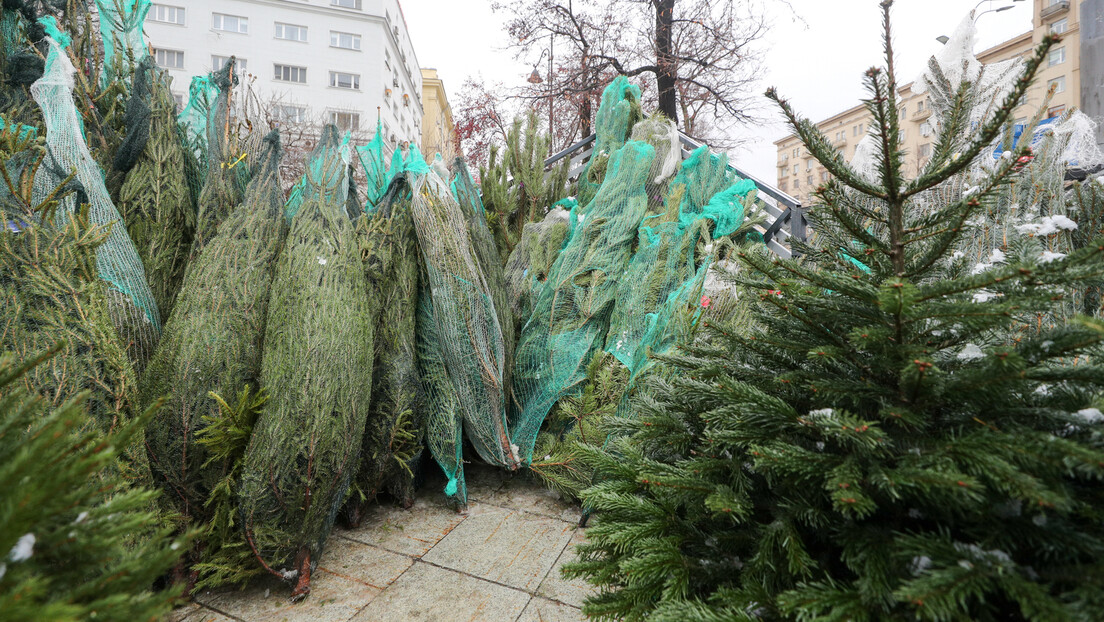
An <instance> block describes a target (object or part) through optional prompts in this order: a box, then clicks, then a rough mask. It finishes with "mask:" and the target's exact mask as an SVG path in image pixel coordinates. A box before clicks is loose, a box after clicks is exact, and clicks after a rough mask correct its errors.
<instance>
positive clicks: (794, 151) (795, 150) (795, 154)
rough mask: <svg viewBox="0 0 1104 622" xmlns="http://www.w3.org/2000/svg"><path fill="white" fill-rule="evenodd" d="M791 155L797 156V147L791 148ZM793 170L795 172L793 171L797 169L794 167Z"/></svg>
mask: <svg viewBox="0 0 1104 622" xmlns="http://www.w3.org/2000/svg"><path fill="white" fill-rule="evenodd" d="M793 157H795V158H796V157H797V147H794V150H793ZM794 172H795V173H796V172H797V169H796V168H795V169H794Z"/></svg>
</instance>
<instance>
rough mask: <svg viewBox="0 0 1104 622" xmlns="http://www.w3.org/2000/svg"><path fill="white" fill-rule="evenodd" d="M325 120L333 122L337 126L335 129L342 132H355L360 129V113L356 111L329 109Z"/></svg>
mask: <svg viewBox="0 0 1104 622" xmlns="http://www.w3.org/2000/svg"><path fill="white" fill-rule="evenodd" d="M326 121H327V122H328V123H333V124H334V125H336V126H337V129H339V130H341V131H343V132H355V131H357V130H359V129H360V113H356V112H340V111H337V110H331V111H330V113H329V114H328V115H327V118H326Z"/></svg>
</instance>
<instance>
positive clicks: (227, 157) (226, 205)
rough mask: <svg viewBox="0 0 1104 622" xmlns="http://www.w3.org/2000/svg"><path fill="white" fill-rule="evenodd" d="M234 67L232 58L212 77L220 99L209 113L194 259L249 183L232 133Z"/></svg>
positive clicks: (194, 242)
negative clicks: (203, 178) (205, 168)
mask: <svg viewBox="0 0 1104 622" xmlns="http://www.w3.org/2000/svg"><path fill="white" fill-rule="evenodd" d="M235 68H236V63H235V59H234V57H232V56H231V57H230V60H228V61H227V62H226V65H225V66H224V67H223V68H222V69H220V70H219V71H218V72H217V73H212V74H211V82H212V83H213V84H214V86H215V87H216V88H217V89H218V96H217V97H216V98H215V101H214V102H213V103H212V104H211V107H210V109H209V110H208V112H207V132H206V138H207V140H206V145H207V153H206V154H205V155H206V165H207V174H206V176H205V181H204V184H203V190H202V191H201V192H200V194H199V201H198V203H197V206H196V225H195V240H194V241H193V242H192V250H191V257H193V258H194V257H196V256H198V255H199V253H200V251H202V250H203V248H204V247H205V246H206V245H207V243H208V242H210V241H211V239H212V238H214V237H215V233H216V232H217V230H218V226H219V223H221V222H222V221H223V220H225V219H226V216H227V215H228V214H230V212H231V211H233V209H234V208H235V207H237V206H238V205H240V204H241V201H242V190H243V189H244V183H243V182H245V181H247V180H248V176H247V173H246V170H247V165H243V161H244V158H245V154H244V153H242V152H241V150H240V147H239V145H238V140H237V134H236V133H235V132H233V131H231V120H230V110H231V106H233V100H232V98H233V93H234V87H235V86H236V85H237V84H238V77H237V74H236V73H235V71H236V69H235ZM201 164H202V162H201Z"/></svg>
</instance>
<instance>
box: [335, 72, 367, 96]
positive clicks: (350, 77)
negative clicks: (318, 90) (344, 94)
mask: <svg viewBox="0 0 1104 622" xmlns="http://www.w3.org/2000/svg"><path fill="white" fill-rule="evenodd" d="M330 86H332V87H336V88H339V89H353V90H357V91H359V90H360V76H359V75H357V74H355V73H342V72H340V71H331V72H330Z"/></svg>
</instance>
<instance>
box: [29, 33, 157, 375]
mask: <svg viewBox="0 0 1104 622" xmlns="http://www.w3.org/2000/svg"><path fill="white" fill-rule="evenodd" d="M46 41H47V43H48V45H49V54H48V55H47V57H46V70H45V73H44V74H43V76H42V78H41V79H39V80H38V81H37V82H35V83H34V85H32V86H31V95H32V97H34V99H35V101H36V102H37V103H38V105H39V107H40V108H42V116H43V120H44V123H45V126H46V147H47V150H48V154H49V157H48V161H49V165H48V166H44V167H43V168H42V169H40V175H39V176H37V178H36V179H35V189H36V191H39V192H40V194H39V196H40V197H44V196H45V193H48V192H50V191H51V190H52V189H53V188H54V187H56V186H57V184H58V183H60V182H61V181H62V180H63V179H64V178H65V177H66V176H67V175H68V173H69V172H70V171H72V172H74V173H75V175H76V179H77V181H78V182H79V183H80V184H81V186H83V189H84V193H85V195H86V196H87V200H88V203H89V217H90V220H91V222H92V224H95V225H101V226H108V225H112V226H111V232H110V234H109V235H108V237H107V241H106V242H104V244H103V245H102V246H101V247H100V248H99V249H98V250H97V251H96V268H97V271H98V272H99V276H100V278H101V279H103V280H104V281H106V282H107V283H108V284H109V285H110V286H111V287H110V288H109V289H108V298H109V302H110V308H109V311H110V313H111V320H112V323H113V324H114V325H115V328H116V330H117V331H118V332H119V337H120V339H121V340H122V342H123V344H124V345H125V346H126V347H127V351H128V353H129V355H130V357H131V359H132V361H133V362H134V363H135V366H136V368H138V369H139V370H140V369H142V368H143V367H144V366H145V362H146V361H147V360H148V358H149V356H150V354H151V353H152V351H153V348H154V346H156V344H157V340H158V338H159V337H160V336H161V315H160V313H159V311H158V309H157V303H156V302H154V299H153V294H152V293H151V292H150V288H149V285H148V283H147V282H146V273H145V268H144V267H143V266H142V261H141V260H140V259H139V257H138V252H137V251H136V250H135V248H134V244H133V243H132V242H131V240H130V237H128V236H127V231H126V228H125V227H124V226H122V224H121V222H120V220H121V218H120V216H119V212H118V211H117V210H116V209H115V205H114V204H113V203H112V202H111V196H110V195H109V194H108V191H107V188H106V187H105V186H104V176H103V171H102V170H100V168H99V166H97V165H96V161H95V160H94V159H93V158H92V154H91V153H89V151H88V145H86V144H85V142H84V137H83V136H82V134H81V127H82V126H81V121H80V116H79V115H78V113H77V108H76V105H75V103H74V101H73V74H74V72H75V69H74V68H73V65H72V63H70V62H69V56H68V55H67V54H66V53H65V52H64V51H63V50H62V48H61V45H59V43H58V42H57V41H55V40H54V39H52V38H47V39H46ZM36 200H39V199H36ZM75 208H76V205H75V200H74V198H73V197H72V196H70V197H68V198H67V199H66V201H65V202H64V203H63V205H62V206H61V208H60V209H59V211H58V214H59V217H61V218H67V217H68V215H69V214H71V213H72V210H73V209H75Z"/></svg>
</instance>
